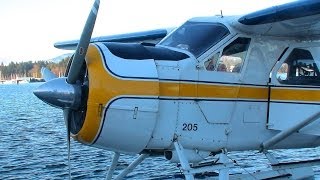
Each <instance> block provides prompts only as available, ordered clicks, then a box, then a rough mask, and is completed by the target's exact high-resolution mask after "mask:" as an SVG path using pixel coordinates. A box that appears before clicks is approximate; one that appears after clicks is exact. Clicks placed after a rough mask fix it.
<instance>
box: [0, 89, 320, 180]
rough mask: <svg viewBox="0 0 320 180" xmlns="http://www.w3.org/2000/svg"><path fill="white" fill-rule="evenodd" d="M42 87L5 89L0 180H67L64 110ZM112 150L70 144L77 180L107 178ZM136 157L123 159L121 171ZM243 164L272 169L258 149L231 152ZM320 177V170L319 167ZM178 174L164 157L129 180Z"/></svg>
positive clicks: (247, 168) (0, 97)
mask: <svg viewBox="0 0 320 180" xmlns="http://www.w3.org/2000/svg"><path fill="white" fill-rule="evenodd" d="M39 85H40V84H39V83H31V84H21V85H0V179H15V180H16V179H68V155H67V141H66V136H67V135H66V128H65V125H64V120H63V114H62V111H61V110H59V109H56V108H52V107H50V106H48V105H47V104H45V103H43V102H41V101H40V100H38V99H37V98H36V97H35V96H34V95H33V93H32V91H33V89H35V88H36V87H38V86H39ZM274 152H275V154H276V155H277V156H278V157H279V158H280V159H282V160H300V159H304V160H305V159H313V158H319V155H320V148H313V149H298V150H277V151H274ZM112 156H113V152H108V151H104V150H100V149H97V148H94V147H88V146H85V145H82V144H79V143H77V142H75V141H73V140H72V141H71V171H72V177H73V178H74V179H105V177H106V174H107V168H108V167H109V166H110V164H111V161H112ZM136 157H137V156H128V155H122V156H121V157H120V165H119V166H118V167H117V169H116V173H117V174H118V173H119V172H120V170H121V168H124V167H126V166H127V165H128V164H130V163H131V162H132V161H133V160H134V159H135V158H136ZM229 158H230V159H233V160H236V162H237V164H238V166H236V167H235V168H233V169H232V172H237V173H239V172H241V173H244V172H255V171H257V170H264V169H266V168H270V167H269V166H268V161H267V159H266V158H265V157H264V156H263V155H262V154H260V153H258V152H256V151H247V152H234V153H230V155H229ZM314 170H315V171H316V178H320V175H319V174H320V172H319V171H320V167H314ZM174 174H179V169H178V168H177V167H176V165H175V164H171V163H169V162H167V161H166V160H165V159H164V158H162V157H157V158H147V159H146V160H145V161H144V162H143V163H142V164H140V165H139V166H138V167H137V168H136V169H135V170H134V171H133V172H132V173H130V174H129V175H128V176H127V178H128V179H171V178H174V177H176V176H172V175H174Z"/></svg>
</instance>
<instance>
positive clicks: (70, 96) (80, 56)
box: [33, 0, 100, 177]
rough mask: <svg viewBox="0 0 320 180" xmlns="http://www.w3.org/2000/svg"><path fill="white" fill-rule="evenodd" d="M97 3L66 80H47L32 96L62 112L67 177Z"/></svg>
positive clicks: (84, 93)
mask: <svg viewBox="0 0 320 180" xmlns="http://www.w3.org/2000/svg"><path fill="white" fill-rule="evenodd" d="M99 5H100V0H95V2H94V4H93V6H92V8H91V11H90V14H89V16H88V18H87V21H86V24H85V26H84V29H83V31H82V34H81V37H80V41H79V43H78V46H77V49H76V51H75V53H74V55H73V58H72V59H71V66H70V69H69V72H68V73H67V74H68V75H67V78H56V79H53V80H50V81H48V82H46V83H44V84H43V85H41V86H40V87H38V88H37V89H36V90H35V91H34V92H33V93H34V94H35V95H36V96H37V97H38V98H39V99H41V100H42V101H44V102H45V103H47V104H49V105H51V106H53V107H57V108H60V109H63V114H64V120H65V123H66V127H67V142H68V160H69V177H70V175H71V174H70V133H74V134H75V133H77V132H78V131H79V130H80V128H81V126H82V124H83V121H84V117H85V113H86V101H87V94H88V88H87V87H88V81H87V80H86V79H87V78H86V66H85V56H86V53H87V49H88V47H89V44H90V39H91V36H92V32H93V28H94V24H95V21H96V18H97V13H98V10H99Z"/></svg>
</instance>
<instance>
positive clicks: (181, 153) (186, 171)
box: [173, 141, 194, 180]
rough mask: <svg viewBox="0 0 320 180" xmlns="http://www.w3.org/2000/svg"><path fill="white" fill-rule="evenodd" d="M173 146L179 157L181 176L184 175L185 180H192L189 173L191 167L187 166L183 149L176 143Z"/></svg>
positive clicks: (191, 175)
mask: <svg viewBox="0 0 320 180" xmlns="http://www.w3.org/2000/svg"><path fill="white" fill-rule="evenodd" d="M173 144H174V147H175V149H176V151H177V153H178V157H179V160H180V163H181V167H182V170H183V174H184V176H185V178H186V180H194V177H193V174H192V173H191V172H190V170H191V167H190V165H189V162H188V160H187V158H186V156H185V155H184V149H183V147H182V145H181V144H180V143H179V142H178V141H175V142H174V143H173Z"/></svg>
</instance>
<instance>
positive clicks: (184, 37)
mask: <svg viewBox="0 0 320 180" xmlns="http://www.w3.org/2000/svg"><path fill="white" fill-rule="evenodd" d="M229 34H230V32H229V30H228V29H227V28H226V27H225V26H224V25H223V24H219V23H210V22H191V21H187V22H186V23H185V24H183V25H182V26H181V27H179V28H178V29H177V30H175V31H174V32H173V33H172V34H171V35H169V36H168V37H167V38H165V39H164V40H162V41H161V42H160V43H159V44H160V45H163V46H170V47H176V48H180V49H184V50H188V51H190V52H191V53H192V54H193V55H195V56H196V57H199V56H200V55H201V54H203V53H204V52H205V51H207V50H208V49H209V48H211V47H212V46H214V45H215V44H217V43H218V42H219V41H221V40H222V39H223V38H224V37H226V36H227V35H229Z"/></svg>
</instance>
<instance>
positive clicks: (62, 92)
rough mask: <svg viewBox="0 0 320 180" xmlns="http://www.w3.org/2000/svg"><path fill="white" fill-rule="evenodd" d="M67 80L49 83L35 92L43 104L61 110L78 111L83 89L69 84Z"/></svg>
mask: <svg viewBox="0 0 320 180" xmlns="http://www.w3.org/2000/svg"><path fill="white" fill-rule="evenodd" d="M66 79H67V78H56V79H53V80H51V81H48V82H46V83H44V84H42V85H41V86H39V87H38V88H37V89H36V90H34V91H33V93H34V95H36V96H37V97H38V98H39V99H41V100H42V101H43V102H45V103H47V104H49V105H51V106H54V107H57V108H60V109H64V108H71V109H75V110H76V109H78V108H79V106H80V104H81V87H80V86H77V85H74V84H68V83H67V81H66Z"/></svg>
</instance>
